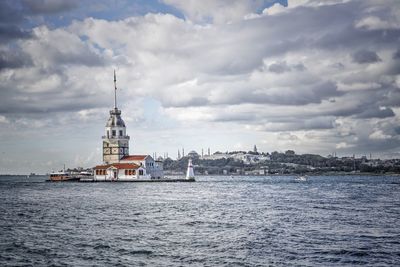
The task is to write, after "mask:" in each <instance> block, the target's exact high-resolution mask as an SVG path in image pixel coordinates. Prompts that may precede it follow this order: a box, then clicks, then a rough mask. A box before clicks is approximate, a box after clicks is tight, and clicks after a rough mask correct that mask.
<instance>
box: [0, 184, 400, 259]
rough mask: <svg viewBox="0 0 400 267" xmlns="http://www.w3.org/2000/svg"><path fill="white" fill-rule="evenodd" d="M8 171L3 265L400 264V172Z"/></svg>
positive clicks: (0, 192)
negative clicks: (155, 175)
mask: <svg viewBox="0 0 400 267" xmlns="http://www.w3.org/2000/svg"><path fill="white" fill-rule="evenodd" d="M45 179H46V177H44V176H36V177H31V178H27V177H11V176H2V177H0V266H400V177H396V176H393V177H392V176H311V177H309V179H308V181H305V182H299V181H296V180H295V177H294V176H273V177H269V176H263V177H239V176H234V177H230V176H209V177H202V176H200V177H197V181H196V182H194V183H76V182H69V183H68V182H67V183H50V182H45Z"/></svg>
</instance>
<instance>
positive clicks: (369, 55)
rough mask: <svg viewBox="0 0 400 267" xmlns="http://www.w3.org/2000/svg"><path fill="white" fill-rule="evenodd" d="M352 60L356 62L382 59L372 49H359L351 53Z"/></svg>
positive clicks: (370, 61) (363, 62)
mask: <svg viewBox="0 0 400 267" xmlns="http://www.w3.org/2000/svg"><path fill="white" fill-rule="evenodd" d="M353 61H354V62H356V63H358V64H365V63H375V62H379V61H382V60H381V59H380V58H379V56H378V55H377V54H376V52H374V51H369V50H359V51H357V52H355V53H354V54H353Z"/></svg>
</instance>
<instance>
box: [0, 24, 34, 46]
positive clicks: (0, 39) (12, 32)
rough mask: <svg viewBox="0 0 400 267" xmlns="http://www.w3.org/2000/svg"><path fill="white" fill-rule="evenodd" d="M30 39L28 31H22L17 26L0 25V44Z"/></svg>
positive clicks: (30, 35)
mask: <svg viewBox="0 0 400 267" xmlns="http://www.w3.org/2000/svg"><path fill="white" fill-rule="evenodd" d="M30 37H32V34H31V31H30V30H25V29H22V28H20V27H18V26H17V25H0V43H4V42H7V41H10V40H14V39H25V38H30Z"/></svg>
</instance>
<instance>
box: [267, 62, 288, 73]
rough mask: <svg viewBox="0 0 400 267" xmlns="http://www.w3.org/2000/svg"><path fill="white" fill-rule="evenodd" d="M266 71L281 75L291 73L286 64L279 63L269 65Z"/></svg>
mask: <svg viewBox="0 0 400 267" xmlns="http://www.w3.org/2000/svg"><path fill="white" fill-rule="evenodd" d="M268 70H269V71H270V72H275V73H283V72H287V71H291V68H290V67H289V66H288V65H287V64H286V62H280V63H274V64H271V65H269V67H268Z"/></svg>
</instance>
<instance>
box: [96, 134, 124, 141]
mask: <svg viewBox="0 0 400 267" xmlns="http://www.w3.org/2000/svg"><path fill="white" fill-rule="evenodd" d="M101 138H102V139H114V140H117V139H125V140H129V139H130V137H129V135H125V136H108V137H107V136H105V135H103V136H102V137H101Z"/></svg>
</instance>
